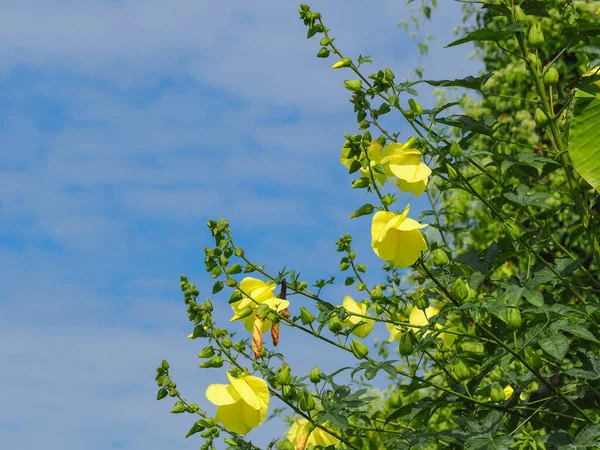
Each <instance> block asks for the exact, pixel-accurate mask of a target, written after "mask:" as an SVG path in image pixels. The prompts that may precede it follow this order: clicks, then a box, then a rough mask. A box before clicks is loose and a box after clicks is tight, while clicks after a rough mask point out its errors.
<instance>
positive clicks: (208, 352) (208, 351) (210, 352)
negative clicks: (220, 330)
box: [198, 345, 215, 358]
mask: <svg viewBox="0 0 600 450" xmlns="http://www.w3.org/2000/svg"><path fill="white" fill-rule="evenodd" d="M213 356H215V349H214V348H212V347H211V346H210V345H209V346H208V347H204V348H203V349H202V351H201V352H200V353H199V354H198V358H212V357H213Z"/></svg>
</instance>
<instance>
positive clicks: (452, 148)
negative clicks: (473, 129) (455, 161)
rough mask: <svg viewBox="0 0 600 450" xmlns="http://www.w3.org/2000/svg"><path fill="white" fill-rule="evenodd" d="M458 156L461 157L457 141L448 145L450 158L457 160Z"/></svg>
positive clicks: (460, 149)
mask: <svg viewBox="0 0 600 450" xmlns="http://www.w3.org/2000/svg"><path fill="white" fill-rule="evenodd" d="M460 155H462V148H461V147H460V144H459V143H458V142H457V141H452V144H450V156H452V157H453V158H458V157H460Z"/></svg>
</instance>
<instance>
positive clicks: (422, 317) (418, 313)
mask: <svg viewBox="0 0 600 450" xmlns="http://www.w3.org/2000/svg"><path fill="white" fill-rule="evenodd" d="M439 312H440V310H439V309H438V308H435V307H433V306H430V307H428V308H427V309H425V311H423V310H421V309H419V308H417V307H413V309H412V311H411V312H410V316H409V317H408V322H409V323H410V324H411V325H416V326H420V327H424V326H426V325H429V319H430V318H431V317H433V316H435V315H436V314H437V313H439ZM435 328H438V329H440V328H444V327H443V326H442V325H441V324H437V325H436V326H435ZM452 328H453V327H452ZM429 333H431V331H427V332H426V333H425V334H429ZM438 337H439V338H440V339H441V340H442V341H443V342H444V346H443V348H444V349H448V348H450V346H452V344H453V343H454V341H455V340H456V335H455V334H450V333H440V334H439V336H438Z"/></svg>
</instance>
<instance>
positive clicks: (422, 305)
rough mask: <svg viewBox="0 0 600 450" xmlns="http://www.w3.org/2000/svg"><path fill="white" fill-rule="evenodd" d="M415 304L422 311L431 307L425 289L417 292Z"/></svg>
mask: <svg viewBox="0 0 600 450" xmlns="http://www.w3.org/2000/svg"><path fill="white" fill-rule="evenodd" d="M415 306H416V307H417V308H419V309H420V310H421V311H425V310H426V309H427V308H429V299H428V298H427V296H426V295H425V293H424V292H423V291H419V292H417V294H416V296H415Z"/></svg>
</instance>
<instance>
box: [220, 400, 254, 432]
mask: <svg viewBox="0 0 600 450" xmlns="http://www.w3.org/2000/svg"><path fill="white" fill-rule="evenodd" d="M215 419H216V420H217V421H219V422H221V423H222V424H223V426H224V427H225V428H227V429H228V430H229V431H233V432H234V433H238V434H246V433H247V432H248V431H250V430H251V429H252V427H249V426H248V425H247V424H246V421H245V419H244V403H243V402H238V403H234V404H233V405H223V406H219V407H218V408H217V414H216V415H215Z"/></svg>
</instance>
